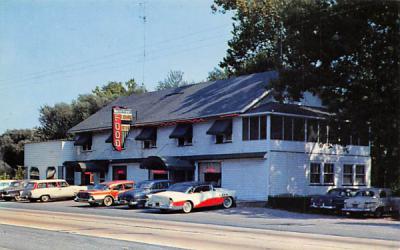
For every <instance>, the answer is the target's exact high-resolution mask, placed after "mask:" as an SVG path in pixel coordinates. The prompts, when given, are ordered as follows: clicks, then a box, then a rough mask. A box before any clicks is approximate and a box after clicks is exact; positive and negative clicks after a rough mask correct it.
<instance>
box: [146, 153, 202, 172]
mask: <svg viewBox="0 0 400 250" xmlns="http://www.w3.org/2000/svg"><path fill="white" fill-rule="evenodd" d="M140 168H142V169H151V170H194V168H195V167H194V165H193V164H192V163H191V162H190V161H187V160H182V159H179V158H176V157H158V156H150V157H147V158H146V159H144V160H143V161H142V162H141V163H140Z"/></svg>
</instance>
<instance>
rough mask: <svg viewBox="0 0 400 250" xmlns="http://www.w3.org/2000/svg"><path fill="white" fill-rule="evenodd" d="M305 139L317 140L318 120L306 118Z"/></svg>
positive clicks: (309, 140)
mask: <svg viewBox="0 0 400 250" xmlns="http://www.w3.org/2000/svg"><path fill="white" fill-rule="evenodd" d="M307 141H308V142H317V141H318V121H317V120H315V119H309V120H307Z"/></svg>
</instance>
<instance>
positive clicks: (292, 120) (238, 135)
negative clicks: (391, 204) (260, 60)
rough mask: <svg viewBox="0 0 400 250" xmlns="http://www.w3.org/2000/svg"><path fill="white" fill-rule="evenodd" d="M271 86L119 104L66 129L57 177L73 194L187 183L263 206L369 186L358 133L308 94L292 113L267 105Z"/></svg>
mask: <svg viewBox="0 0 400 250" xmlns="http://www.w3.org/2000/svg"><path fill="white" fill-rule="evenodd" d="M276 77H277V74H276V73H275V72H264V73H257V74H252V75H247V76H241V77H237V78H231V79H228V80H218V81H214V82H205V83H200V84H195V85H189V86H184V87H180V88H176V89H168V90H162V91H156V92H149V93H145V94H142V95H131V96H128V97H121V98H119V99H117V100H116V101H114V102H113V103H111V104H109V105H108V106H106V107H105V108H103V109H101V110H100V111H99V112H97V113H95V114H93V115H92V116H90V117H89V118H88V119H86V120H85V121H83V122H81V123H80V124H78V125H76V126H75V127H73V128H71V129H70V131H69V132H70V133H72V134H74V135H76V137H75V142H74V145H75V148H76V150H75V151H74V152H75V159H74V160H67V161H65V162H64V168H63V173H64V176H65V177H66V178H67V179H68V180H69V181H71V182H72V181H73V182H74V183H76V184H81V183H82V184H88V183H89V182H90V181H91V180H92V181H94V182H99V181H104V180H115V179H133V180H135V181H141V180H145V179H159V178H169V179H172V180H175V181H184V180H193V179H194V180H200V181H210V182H214V183H215V184H216V185H220V186H222V187H225V188H230V189H234V190H236V191H237V195H238V199H240V200H264V201H265V200H267V198H268V196H270V195H279V194H286V193H290V194H301V195H307V194H316V193H322V192H325V191H326V190H327V189H329V188H332V187H338V186H369V185H370V169H371V159H370V147H369V145H368V143H369V142H368V128H367V127H365V128H361V129H354V128H351V125H350V124H348V123H344V122H338V121H335V119H334V117H335V116H334V114H331V113H329V112H327V110H326V109H325V108H323V107H322V105H321V102H320V100H319V99H318V98H317V97H315V96H312V95H311V94H309V93H306V94H305V97H304V98H303V99H302V100H301V102H299V103H286V104H281V103H277V102H275V101H274V98H273V97H272V93H271V91H270V81H271V80H272V79H274V78H276ZM113 106H125V107H128V108H130V109H132V110H133V114H134V116H135V120H134V122H133V124H132V127H131V131H130V133H129V135H128V137H127V140H126V143H125V145H124V150H122V151H121V152H119V151H116V150H114V149H113V146H112V145H111V126H112V124H111V109H112V107H113ZM72 177H74V179H73V180H72Z"/></svg>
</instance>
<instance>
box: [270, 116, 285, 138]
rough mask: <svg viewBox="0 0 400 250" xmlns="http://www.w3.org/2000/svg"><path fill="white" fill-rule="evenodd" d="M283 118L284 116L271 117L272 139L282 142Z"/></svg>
mask: <svg viewBox="0 0 400 250" xmlns="http://www.w3.org/2000/svg"><path fill="white" fill-rule="evenodd" d="M282 127H283V117H282V116H276V115H272V116H271V139H272V140H282V139H283V130H282Z"/></svg>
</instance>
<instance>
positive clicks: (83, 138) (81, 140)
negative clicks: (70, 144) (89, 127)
mask: <svg viewBox="0 0 400 250" xmlns="http://www.w3.org/2000/svg"><path fill="white" fill-rule="evenodd" d="M74 141H75V142H74V145H75V146H84V145H88V144H90V142H91V135H90V134H79V135H77V136H75V139H74Z"/></svg>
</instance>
